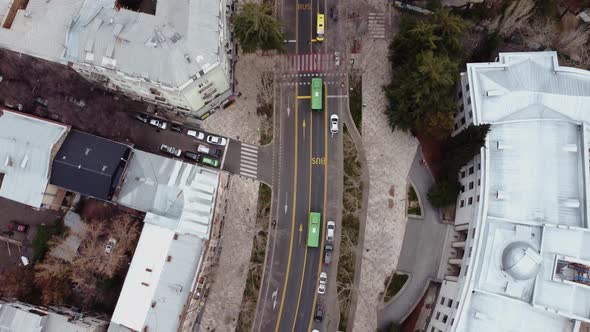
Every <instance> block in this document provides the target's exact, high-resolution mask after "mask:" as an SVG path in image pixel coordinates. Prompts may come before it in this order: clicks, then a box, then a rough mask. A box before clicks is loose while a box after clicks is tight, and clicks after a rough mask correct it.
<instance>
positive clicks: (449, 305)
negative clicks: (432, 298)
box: [447, 299, 453, 308]
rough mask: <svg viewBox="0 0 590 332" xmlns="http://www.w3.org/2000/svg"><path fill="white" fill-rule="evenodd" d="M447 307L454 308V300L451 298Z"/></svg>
mask: <svg viewBox="0 0 590 332" xmlns="http://www.w3.org/2000/svg"><path fill="white" fill-rule="evenodd" d="M447 307H449V308H452V307H453V300H452V299H449V301H447Z"/></svg>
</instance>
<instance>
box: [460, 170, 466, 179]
mask: <svg viewBox="0 0 590 332" xmlns="http://www.w3.org/2000/svg"><path fill="white" fill-rule="evenodd" d="M463 178H465V171H461V179H463Z"/></svg>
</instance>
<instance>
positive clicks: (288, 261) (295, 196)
mask: <svg viewBox="0 0 590 332" xmlns="http://www.w3.org/2000/svg"><path fill="white" fill-rule="evenodd" d="M297 92H298V86H297V85H296V86H295V95H296V96H297ZM298 111H299V102H297V101H295V172H294V176H293V192H294V193H293V205H292V208H291V209H292V217H291V240H290V242H289V257H288V258H287V271H286V272H285V283H284V284H283V295H282V296H281V305H280V307H279V315H278V318H277V325H276V326H275V332H278V331H279V327H280V326H281V316H282V314H283V306H284V304H285V294H286V293H287V284H288V283H289V270H290V269H291V256H292V255H293V237H294V236H295V207H296V206H297V195H296V194H295V191H296V188H297V154H298V150H299V146H298V144H297V138H298V130H299V128H297V123H298V121H297V118H298V115H299V114H298V113H299V112H298Z"/></svg>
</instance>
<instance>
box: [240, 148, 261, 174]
mask: <svg viewBox="0 0 590 332" xmlns="http://www.w3.org/2000/svg"><path fill="white" fill-rule="evenodd" d="M240 175H243V176H247V177H251V178H255V179H256V178H258V147H257V146H255V145H250V144H245V143H242V145H241V146H240Z"/></svg>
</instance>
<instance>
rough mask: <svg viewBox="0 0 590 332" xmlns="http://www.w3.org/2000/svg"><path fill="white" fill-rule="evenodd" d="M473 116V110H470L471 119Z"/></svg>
mask: <svg viewBox="0 0 590 332" xmlns="http://www.w3.org/2000/svg"><path fill="white" fill-rule="evenodd" d="M472 117H473V111H469V118H470V119H471V118H472Z"/></svg>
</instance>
